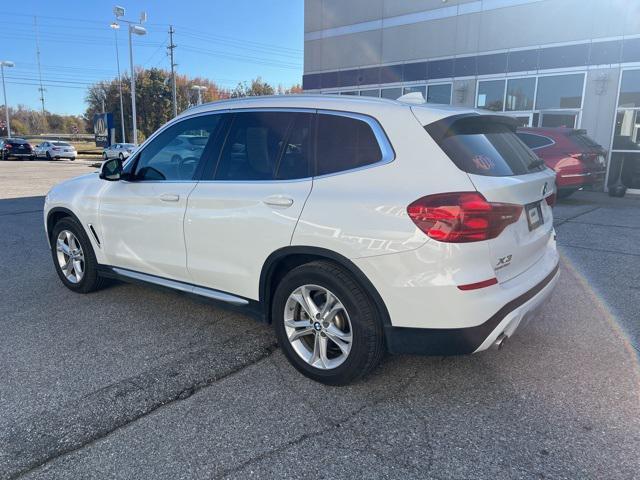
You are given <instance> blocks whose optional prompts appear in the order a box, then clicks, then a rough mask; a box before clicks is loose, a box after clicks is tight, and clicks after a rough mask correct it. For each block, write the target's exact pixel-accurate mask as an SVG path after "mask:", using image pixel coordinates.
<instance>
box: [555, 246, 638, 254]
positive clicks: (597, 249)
mask: <svg viewBox="0 0 640 480" xmlns="http://www.w3.org/2000/svg"><path fill="white" fill-rule="evenodd" d="M558 246H559V247H563V248H579V249H581V250H590V251H593V252H601V253H613V254H616V255H626V256H629V257H640V254H638V253H630V252H621V251H620V250H606V249H604V248H593V247H585V246H582V245H572V244H570V243H560V242H558Z"/></svg>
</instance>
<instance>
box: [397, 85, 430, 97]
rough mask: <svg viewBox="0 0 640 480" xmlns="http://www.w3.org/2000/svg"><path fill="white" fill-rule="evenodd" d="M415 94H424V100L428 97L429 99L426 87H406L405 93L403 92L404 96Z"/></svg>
mask: <svg viewBox="0 0 640 480" xmlns="http://www.w3.org/2000/svg"><path fill="white" fill-rule="evenodd" d="M415 92H418V93H421V94H422V96H423V97H424V98H426V97H427V87H425V86H420V87H404V91H403V93H402V94H403V95H406V94H407V93H415Z"/></svg>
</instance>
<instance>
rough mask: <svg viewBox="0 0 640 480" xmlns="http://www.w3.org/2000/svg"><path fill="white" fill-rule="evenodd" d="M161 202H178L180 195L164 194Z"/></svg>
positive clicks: (161, 196)
mask: <svg viewBox="0 0 640 480" xmlns="http://www.w3.org/2000/svg"><path fill="white" fill-rule="evenodd" d="M160 200H162V201H163V202H177V201H178V200H180V195H176V194H173V193H163V194H162V195H160Z"/></svg>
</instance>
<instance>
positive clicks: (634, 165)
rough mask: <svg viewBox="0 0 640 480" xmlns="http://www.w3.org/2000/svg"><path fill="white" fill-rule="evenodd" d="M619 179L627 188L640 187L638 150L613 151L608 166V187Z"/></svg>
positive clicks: (639, 153)
mask: <svg viewBox="0 0 640 480" xmlns="http://www.w3.org/2000/svg"><path fill="white" fill-rule="evenodd" d="M618 180H620V181H621V182H622V183H623V184H624V185H625V186H626V187H627V188H633V189H640V152H638V153H629V152H613V153H612V154H611V165H610V167H609V187H611V185H614V184H616V183H618Z"/></svg>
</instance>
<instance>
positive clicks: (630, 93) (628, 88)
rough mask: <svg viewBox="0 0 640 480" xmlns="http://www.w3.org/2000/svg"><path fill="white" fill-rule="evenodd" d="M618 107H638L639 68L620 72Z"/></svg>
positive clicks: (639, 101) (639, 96)
mask: <svg viewBox="0 0 640 480" xmlns="http://www.w3.org/2000/svg"><path fill="white" fill-rule="evenodd" d="M618 108H640V70H627V71H625V72H623V73H622V82H621V83H620V97H619V98H618Z"/></svg>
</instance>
